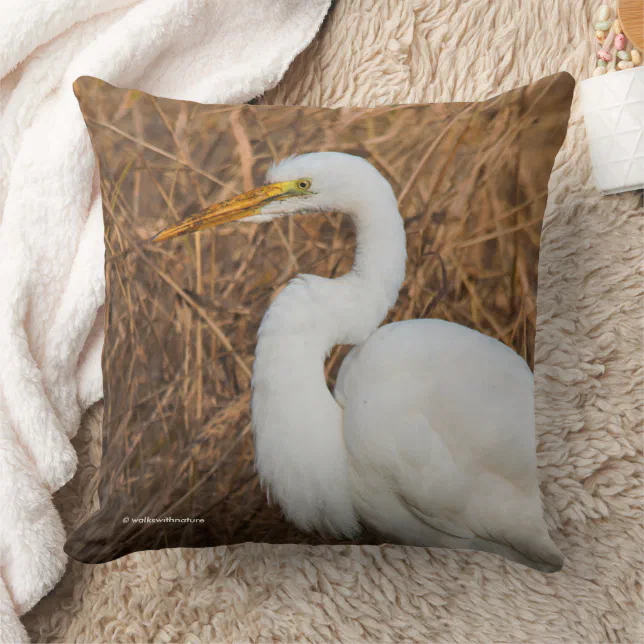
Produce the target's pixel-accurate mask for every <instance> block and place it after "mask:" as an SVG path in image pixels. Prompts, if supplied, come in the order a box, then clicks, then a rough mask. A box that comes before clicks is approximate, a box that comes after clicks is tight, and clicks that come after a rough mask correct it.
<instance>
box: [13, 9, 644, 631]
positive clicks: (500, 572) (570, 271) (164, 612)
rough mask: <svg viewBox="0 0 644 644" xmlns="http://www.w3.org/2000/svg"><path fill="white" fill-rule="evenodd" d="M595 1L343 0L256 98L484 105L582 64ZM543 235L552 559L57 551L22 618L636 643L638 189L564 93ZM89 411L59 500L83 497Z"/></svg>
mask: <svg viewBox="0 0 644 644" xmlns="http://www.w3.org/2000/svg"><path fill="white" fill-rule="evenodd" d="M599 4H600V0H592V1H586V2H584V1H582V0H549V2H543V1H542V0H522V1H521V2H519V1H518V0H495V1H494V2H490V1H489V0H469V1H467V2H456V1H455V0H424V1H421V0H416V1H413V0H406V1H402V0H379V1H377V0H361V1H357V0H341V1H340V2H338V3H337V4H336V6H335V7H334V9H332V11H331V14H330V15H329V18H328V20H327V22H326V24H325V26H324V29H323V31H322V32H321V33H320V34H319V36H318V38H317V39H316V41H315V42H314V44H313V45H312V46H311V47H310V48H309V49H308V50H307V51H306V52H304V53H303V54H302V55H301V56H300V57H299V59H297V61H296V62H295V63H294V65H293V66H292V68H291V69H290V70H289V72H288V73H287V75H286V77H285V78H284V80H283V81H282V82H281V83H280V85H279V86H278V87H277V88H276V89H275V90H273V91H271V92H270V93H269V94H268V95H267V96H266V97H265V98H263V99H261V100H262V101H266V102H269V103H285V102H286V103H302V104H306V105H325V106H338V105H364V106H373V105H381V104H385V103H390V102H396V103H401V102H427V101H454V100H459V101H470V100H482V99H485V98H488V97H491V96H493V95H496V94H498V93H500V92H503V91H506V90H509V89H511V88H514V87H517V86H521V85H525V84H527V83H530V82H532V81H534V80H537V79H538V78H541V77H542V76H545V75H548V74H552V73H555V72H557V71H560V70H566V71H569V72H570V73H571V74H572V75H573V76H574V77H575V78H576V79H578V80H582V79H584V78H587V77H588V76H589V75H590V73H591V71H592V69H593V56H594V43H593V40H592V38H591V36H592V32H591V30H590V24H591V15H592V12H594V11H595V10H596V9H597V7H598V5H599ZM550 189H551V195H550V199H549V206H548V209H547V212H546V222H545V225H544V231H543V241H542V252H541V264H540V287H539V329H538V334H537V360H538V365H537V368H536V406H537V427H538V434H539V466H540V469H539V475H540V480H541V483H542V492H543V496H544V499H545V505H546V514H547V520H548V523H549V525H550V527H551V528H552V529H553V530H554V531H555V532H554V539H555V541H556V543H557V545H558V546H559V547H560V548H561V550H562V551H563V553H564V555H565V558H566V563H565V567H564V569H563V571H561V572H559V573H557V574H554V575H543V574H541V573H538V572H535V571H532V570H529V569H527V568H524V567H522V566H519V565H514V564H510V563H508V562H506V561H504V560H503V559H501V558H499V557H496V556H493V555H488V554H479V553H461V552H449V551H441V550H434V551H430V550H426V549H415V548H405V547H333V548H332V547H317V548H314V547H290V546H279V547H278V546H262V545H241V546H237V547H231V548H226V547H221V548H215V549H203V550H167V551H160V552H144V553H138V554H133V555H130V556H127V557H124V558H122V559H121V560H119V561H115V562H112V563H109V564H106V565H100V566H87V565H82V564H77V563H75V562H70V564H69V566H68V570H67V574H66V575H65V577H64V579H63V581H62V582H61V584H60V585H59V586H58V587H57V588H56V589H55V590H54V591H53V592H52V593H51V594H50V595H49V596H47V597H46V598H44V599H43V600H42V601H41V602H40V604H39V605H38V606H37V607H36V608H35V609H34V610H33V611H32V612H31V613H30V614H28V615H27V616H26V617H25V619H24V622H25V624H26V627H27V629H28V631H29V633H30V635H31V637H32V638H33V639H34V640H39V641H66V642H69V641H84V642H87V641H102V642H107V641H110V642H112V641H151V640H154V641H183V642H197V641H257V640H271V641H294V640H311V641H324V640H327V641H328V640H343V641H391V640H396V641H401V640H411V641H422V642H425V641H441V642H448V641H449V642H454V641H458V642H474V641H479V642H491V641H512V642H517V641H524V642H544V641H548V642H572V641H574V642H605V641H622V642H634V641H641V636H642V631H641V628H642V623H641V620H640V615H641V609H642V605H641V603H640V599H641V597H640V591H641V585H640V584H641V569H642V543H643V528H642V523H643V522H642V460H643V459H642V451H641V438H642V436H641V431H642V425H643V423H642V418H643V413H644V410H643V405H644V401H643V396H642V386H643V372H644V369H643V359H642V357H643V353H642V337H643V331H644V328H643V327H644V325H643V321H644V315H643V314H644V299H643V295H644V275H643V274H642V269H643V267H644V261H643V260H644V241H643V240H644V237H643V233H644V230H643V228H644V202H643V195H642V193H641V192H639V193H634V192H631V193H627V194H623V195H620V196H614V197H601V195H600V194H599V193H598V192H597V191H596V189H595V188H594V185H593V182H592V179H591V177H590V157H589V154H588V149H587V144H586V139H585V131H584V126H583V119H582V116H581V113H580V106H579V102H578V97H577V98H576V100H575V104H574V109H573V115H572V119H571V123H570V129H569V132H568V137H567V140H566V143H565V146H564V148H563V150H562V151H561V153H560V154H559V156H558V158H557V162H556V164H555V170H554V173H553V176H552V179H551V182H550ZM100 422H101V409H100V407H97V408H95V409H93V410H92V411H91V412H90V413H89V414H87V416H86V418H85V420H84V423H83V428H82V429H81V431H80V432H79V435H78V436H77V438H76V440H75V445H76V447H77V448H78V450H79V453H80V461H81V465H80V467H79V471H78V473H77V476H76V477H75V479H74V480H73V481H72V482H71V483H70V484H69V485H67V486H66V487H65V488H63V489H62V490H61V491H60V492H59V494H58V495H57V503H58V507H59V508H60V509H61V511H62V514H63V517H64V520H65V522H66V524H67V526H68V527H69V526H70V525H72V524H74V523H75V522H76V521H77V519H78V518H79V516H80V515H84V514H87V513H88V512H89V510H90V508H91V505H92V497H93V490H94V486H95V478H94V477H95V468H96V465H97V464H98V462H99V459H100V445H99V442H98V441H99V435H100Z"/></svg>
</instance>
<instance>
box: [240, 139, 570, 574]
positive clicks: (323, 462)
mask: <svg viewBox="0 0 644 644" xmlns="http://www.w3.org/2000/svg"><path fill="white" fill-rule="evenodd" d="M302 177H306V178H309V179H310V180H311V182H312V183H311V191H312V192H313V193H314V194H311V195H308V196H302V197H295V198H291V199H287V200H283V201H276V202H273V203H271V204H269V205H267V206H265V207H264V208H263V209H262V210H261V211H260V213H259V214H258V215H256V216H255V217H253V218H251V219H254V220H255V221H265V220H267V219H271V218H273V217H279V216H284V215H289V214H296V213H314V212H318V211H338V212H343V213H345V214H347V215H349V216H350V217H351V219H352V220H353V222H354V225H355V227H356V235H357V248H356V257H355V262H354V266H353V269H352V270H351V271H350V272H349V273H348V274H346V275H344V276H342V277H340V278H338V279H334V280H329V279H324V278H321V277H318V276H314V275H301V276H298V277H297V278H296V279H294V280H292V281H291V282H290V283H289V284H288V285H287V286H286V288H285V289H284V290H283V291H282V292H281V293H280V294H279V295H278V297H277V298H276V299H275V301H274V302H273V304H272V305H271V306H270V308H269V310H268V311H267V313H266V315H265V316H264V319H263V321H262V324H261V327H260V330H259V335H258V342H257V349H256V357H255V364H254V368H253V383H252V385H253V395H252V418H253V433H254V441H255V450H256V464H257V470H258V473H259V476H260V479H261V481H262V483H263V484H264V485H265V486H267V487H268V488H269V490H270V495H271V498H272V499H273V500H275V501H277V502H278V503H279V505H280V506H281V508H282V509H283V511H284V513H285V515H286V516H287V518H288V519H290V520H291V521H293V522H294V523H295V524H296V525H297V526H299V527H300V528H302V529H304V530H309V531H311V530H315V531H319V532H322V533H325V534H331V535H335V536H344V537H348V538H355V537H356V536H358V535H359V533H360V530H361V524H364V525H367V526H369V527H371V528H372V529H374V530H376V531H378V532H379V533H381V534H382V535H384V536H385V537H387V538H388V539H392V540H394V541H398V542H402V543H407V544H411V545H423V546H438V547H452V548H463V549H480V550H487V551H490V552H495V553H498V554H502V555H504V556H506V557H508V558H510V559H513V560H515V561H518V562H520V563H523V564H525V565H529V566H531V567H533V568H537V569H539V570H547V571H551V570H558V569H559V568H561V564H562V556H561V554H560V552H559V550H558V549H557V548H556V546H555V544H554V543H553V542H552V541H551V539H550V537H549V535H548V532H547V529H546V525H545V522H544V520H543V516H542V511H541V500H540V496H539V487H538V484H537V476H536V444H535V435H534V412H533V380H532V373H531V371H530V369H529V368H528V367H527V365H526V364H525V362H524V361H523V360H522V359H521V358H520V357H519V356H518V355H517V354H516V353H515V352H514V351H512V350H511V349H509V348H508V347H506V346H505V345H503V344H502V343H500V342H498V341H497V340H494V339H492V338H490V337H488V336H485V335H483V334H481V333H478V332H476V331H473V330H471V329H468V328H466V327H463V326H460V325H457V324H453V323H449V322H445V321H441V320H412V321H407V322H400V323H395V324H389V325H386V326H384V327H381V328H379V329H378V325H379V324H380V323H381V322H382V320H383V319H384V317H385V315H386V314H387V311H388V310H389V309H390V308H391V307H392V306H393V305H394V303H395V302H396V299H397V297H398V291H399V289H400V287H401V285H402V282H403V279H404V276H405V262H406V240H405V231H404V227H403V221H402V218H401V216H400V213H399V211H398V206H397V202H396V197H395V195H394V193H393V190H392V189H391V186H390V185H389V183H388V182H387V181H386V179H385V178H384V177H383V176H382V175H381V174H380V173H379V172H378V171H377V170H376V169H375V168H374V167H373V166H372V165H371V164H370V163H368V162H367V161H365V160H364V159H361V158H359V157H355V156H351V155H348V154H342V153H337V152H320V153H312V154H307V155H302V156H298V157H291V158H289V159H287V160H285V161H283V162H281V163H279V164H277V165H275V166H273V167H272V168H271V169H270V171H269V174H268V177H267V179H268V181H269V182H271V183H272V182H279V181H287V180H294V179H298V178H302ZM336 344H354V345H356V346H355V347H354V349H353V350H352V351H351V353H350V354H349V355H348V356H347V358H346V359H345V361H344V363H343V364H342V367H341V370H340V373H339V376H338V381H337V385H336V388H335V392H334V396H332V395H331V393H330V391H329V389H328V387H327V384H326V381H325V377H324V360H325V358H326V356H327V355H328V353H329V351H330V350H331V349H332V348H333V346H335V345H336Z"/></svg>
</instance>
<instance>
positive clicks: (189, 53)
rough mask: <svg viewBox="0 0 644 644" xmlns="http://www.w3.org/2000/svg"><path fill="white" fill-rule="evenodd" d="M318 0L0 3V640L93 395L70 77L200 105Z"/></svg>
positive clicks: (92, 236)
mask: <svg viewBox="0 0 644 644" xmlns="http://www.w3.org/2000/svg"><path fill="white" fill-rule="evenodd" d="M329 4H330V0H253V1H252V2H242V3H237V2H230V1H229V0H55V1H54V0H50V1H42V0H21V1H20V2H0V82H1V84H0V619H1V622H0V626H1V627H2V628H1V630H0V638H2V640H3V641H9V642H12V641H16V640H18V639H24V638H25V637H26V634H25V632H24V630H23V629H22V627H21V626H20V623H19V621H18V620H17V618H16V613H18V614H20V613H23V612H25V611H27V610H29V609H30V608H31V607H32V606H33V605H34V604H35V603H36V602H37V601H38V600H39V599H40V598H41V597H42V596H43V595H44V594H45V593H46V592H48V591H49V590H50V589H51V588H52V587H53V585H54V584H55V583H56V582H57V581H58V580H59V579H60V577H61V576H62V573H63V571H64V568H65V562H66V557H65V555H64V553H63V543H64V538H65V535H64V532H63V529H62V525H61V521H60V518H59V516H58V514H57V512H56V510H55V508H54V506H53V504H52V501H51V492H54V491H56V490H58V489H59V488H60V487H61V486H62V485H64V484H65V483H66V482H67V481H69V479H70V478H71V477H72V475H73V474H74V471H75V469H76V462H77V456H76V452H75V450H74V448H73V446H72V444H71V443H70V438H71V437H72V436H73V435H74V434H75V433H76V431H77V430H78V427H79V425H80V420H81V413H82V412H83V411H85V410H86V409H87V408H88V407H89V405H91V404H92V403H94V402H96V401H97V400H98V399H99V398H101V397H102V395H103V385H102V376H101V361H100V360H101V349H102V345H103V317H104V316H103V312H102V309H101V310H99V307H100V306H101V305H102V304H103V300H104V282H105V280H104V274H103V256H104V243H103V235H102V229H103V217H102V208H101V200H100V194H99V191H98V176H97V173H96V171H95V167H96V166H95V161H94V155H93V153H92V150H91V145H90V142H89V136H88V134H87V131H86V128H85V124H84V122H83V118H82V116H81V114H80V110H79V108H78V104H77V102H76V99H75V97H74V93H73V90H72V83H73V82H74V80H75V79H76V78H77V77H78V76H81V75H92V76H98V77H99V78H102V79H104V80H106V81H108V82H111V83H113V84H115V85H120V86H122V87H136V88H139V89H142V90H145V91H149V92H152V93H154V94H156V95H160V96H167V97H170V98H180V99H190V100H193V101H201V102H211V103H212V102H226V101H229V102H236V101H246V100H248V99H250V98H253V97H254V96H256V95H258V94H260V93H262V92H263V91H265V90H266V89H268V88H271V87H273V86H274V85H275V83H276V82H277V81H278V80H279V79H280V78H281V77H282V75H283V74H284V72H285V71H286V69H287V68H288V66H289V65H290V63H291V62H292V60H293V58H294V57H295V56H296V55H297V54H298V53H300V52H301V51H302V50H303V49H304V48H305V47H306V45H308V44H309V43H310V42H311V39H312V38H313V36H314V35H315V33H316V32H317V30H318V27H319V26H320V24H321V22H322V19H323V17H324V16H325V14H326V12H327V10H328V7H329Z"/></svg>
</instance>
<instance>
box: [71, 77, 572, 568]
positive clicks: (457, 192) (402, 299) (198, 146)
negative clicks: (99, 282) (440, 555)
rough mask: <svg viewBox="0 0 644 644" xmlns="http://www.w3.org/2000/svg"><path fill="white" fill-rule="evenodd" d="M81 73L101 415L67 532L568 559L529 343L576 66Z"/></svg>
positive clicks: (98, 538)
mask: <svg viewBox="0 0 644 644" xmlns="http://www.w3.org/2000/svg"><path fill="white" fill-rule="evenodd" d="M74 89H75V92H76V96H77V97H78V100H79V104H80V108H81V110H82V113H83V116H84V118H85V121H86V123H87V127H88V129H89V133H90V136H91V139H92V144H93V147H94V151H95V153H96V156H97V158H98V161H99V168H100V182H101V190H102V201H103V208H104V220H105V247H106V257H105V277H106V313H105V321H106V335H105V346H104V349H103V362H102V365H103V377H104V389H105V414H104V422H103V454H102V461H101V464H100V480H99V502H100V510H99V511H98V512H97V513H95V514H94V515H93V516H91V517H90V518H89V519H88V520H87V521H85V522H84V523H82V524H81V525H80V526H78V527H77V528H76V530H75V531H74V532H73V533H72V534H71V535H70V537H69V539H68V540H67V543H66V551H67V552H68V554H70V555H71V556H72V557H73V558H75V559H77V560H80V561H83V562H89V563H99V562H105V561H110V560H112V559H115V558H117V557H121V556H123V555H125V554H127V553H130V552H134V551H138V550H147V549H159V548H166V547H177V546H188V547H202V546H215V545H221V544H234V543H241V542H246V541H254V542H266V543H287V542H290V543H308V544H321V543H327V544H338V543H358V544H379V543H402V544H408V545H416V546H432V547H440V548H454V549H464V550H483V551H487V552H491V553H495V554H497V555H502V556H504V557H506V558H507V559H509V560H511V561H514V562H518V563H520V564H523V565H527V566H531V567H533V568H535V569H537V570H541V571H544V572H551V571H555V570H559V569H560V568H561V566H562V555H561V553H560V551H559V549H558V548H557V546H556V545H555V543H554V542H553V540H552V539H551V537H550V536H549V534H548V530H547V527H546V523H545V521H544V518H543V514H542V505H541V497H540V492H539V486H538V483H537V465H536V439H535V432H534V412H533V377H532V371H531V367H532V366H533V361H534V338H535V320H536V295H537V268H538V259H539V242H540V234H541V224H542V218H543V213H544V209H545V205H546V200H547V196H548V180H549V178H550V173H551V170H552V167H553V163H554V160H555V156H556V154H557V152H558V151H559V149H560V147H561V145H562V143H563V140H564V138H565V135H566V129H567V124H568V118H569V114H570V105H571V101H572V95H573V90H574V81H573V80H572V78H571V77H570V75H568V74H565V73H561V74H557V75H554V76H550V77H548V78H545V79H543V80H540V81H538V82H535V83H533V84H532V85H529V86H528V87H524V88H521V89H517V90H514V91H510V92H506V93H504V94H501V95H500V96H497V97H496V98H492V99H490V100H487V101H484V102H480V103H445V104H435V105H393V106H388V107H380V108H376V109H358V108H338V109H321V108H312V107H291V106H288V107H287V106H267V105H200V104H197V103H191V102H187V101H176V100H169V99H162V98H156V97H154V96H150V95H148V94H145V93H142V92H139V91H134V90H127V89H119V88H116V87H112V86H110V85H109V84H107V83H105V82H103V81H101V80H98V79H95V78H90V77H82V78H80V79H78V80H77V81H76V83H75V85H74Z"/></svg>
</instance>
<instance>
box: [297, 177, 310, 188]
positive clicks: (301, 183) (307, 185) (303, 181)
mask: <svg viewBox="0 0 644 644" xmlns="http://www.w3.org/2000/svg"><path fill="white" fill-rule="evenodd" d="M297 187H298V188H299V189H300V190H308V189H309V188H310V187H311V182H310V181H309V180H308V179H300V180H299V181H298V182H297Z"/></svg>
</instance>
